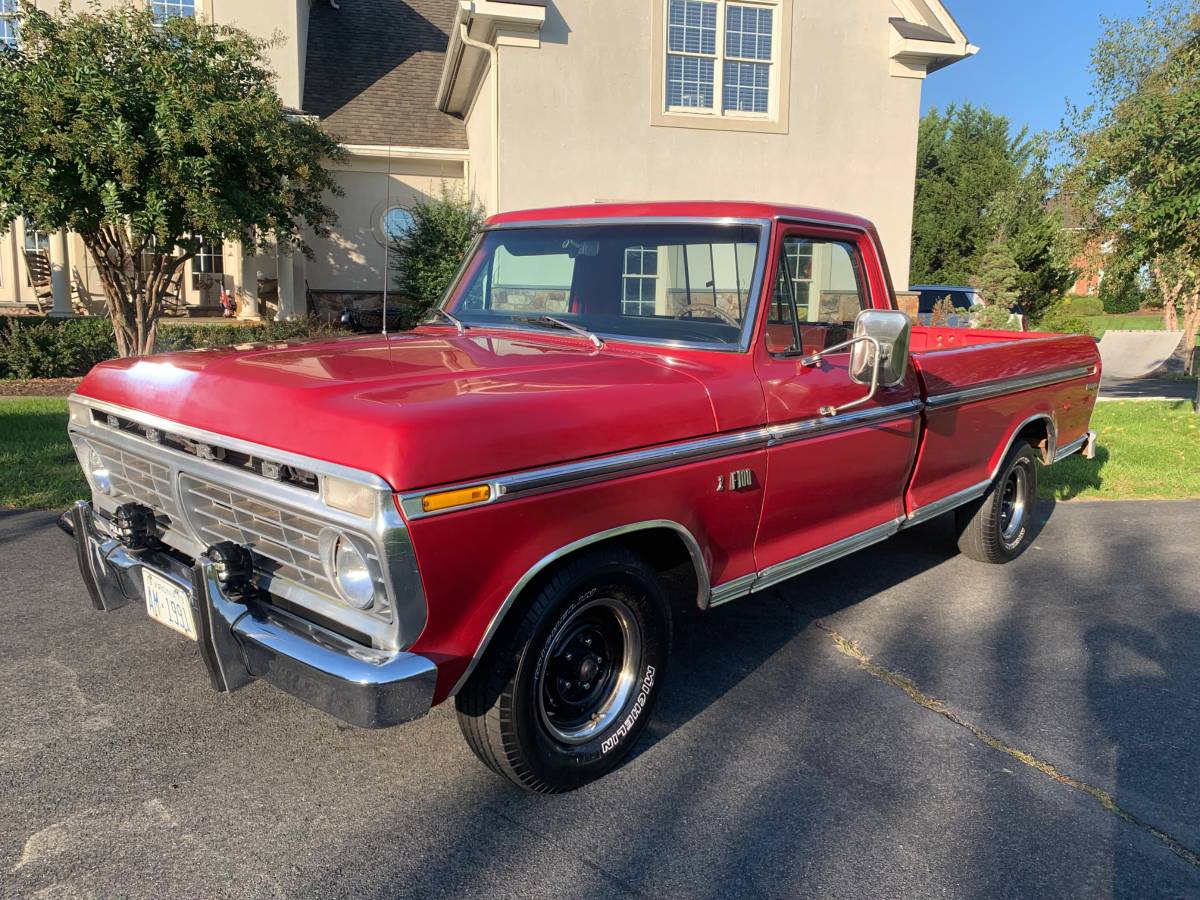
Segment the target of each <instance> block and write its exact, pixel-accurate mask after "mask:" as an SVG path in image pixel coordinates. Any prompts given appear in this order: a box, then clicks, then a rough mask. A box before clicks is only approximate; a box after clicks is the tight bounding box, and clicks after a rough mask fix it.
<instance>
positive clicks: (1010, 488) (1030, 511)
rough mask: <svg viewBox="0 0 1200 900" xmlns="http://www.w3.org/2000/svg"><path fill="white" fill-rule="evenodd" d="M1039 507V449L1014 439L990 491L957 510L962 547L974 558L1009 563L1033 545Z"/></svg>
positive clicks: (955, 514) (959, 545) (956, 527)
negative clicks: (1033, 527) (1034, 521)
mask: <svg viewBox="0 0 1200 900" xmlns="http://www.w3.org/2000/svg"><path fill="white" fill-rule="evenodd" d="M1036 510H1037V453H1036V451H1035V450H1034V449H1033V447H1031V446H1030V445H1029V444H1028V443H1027V442H1025V441H1016V442H1014V445H1013V448H1012V450H1011V451H1010V452H1009V454H1008V456H1007V457H1006V458H1005V460H1004V462H1003V464H1002V465H1001V466H999V472H998V474H997V475H996V480H995V481H994V482H992V485H991V486H990V487H989V489H988V491H987V493H985V494H984V495H983V497H981V498H980V499H979V500H977V501H975V502H973V503H967V504H964V505H963V506H960V507H958V508H957V509H956V510H955V511H954V525H955V530H956V531H957V533H958V547H959V549H960V550H961V551H962V552H963V553H965V554H966V555H967V556H969V557H971V559H975V560H979V562H986V563H1006V562H1010V561H1012V560H1014V559H1016V558H1017V557H1018V556H1020V555H1021V553H1022V551H1024V550H1025V548H1026V547H1027V546H1029V542H1030V535H1031V534H1032V524H1033V519H1034V514H1035V512H1036Z"/></svg>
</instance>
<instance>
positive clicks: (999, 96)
mask: <svg viewBox="0 0 1200 900" xmlns="http://www.w3.org/2000/svg"><path fill="white" fill-rule="evenodd" d="M945 3H946V7H947V8H948V9H949V10H950V12H951V13H953V15H954V17H955V19H957V20H958V24H959V25H961V26H962V29H963V31H965V32H966V34H967V37H968V38H969V39H970V41H971V43H972V44H975V45H976V46H977V47H980V48H981V49H980V51H979V55H978V56H975V57H974V58H972V59H968V60H964V61H963V62H960V63H955V64H954V65H953V66H950V67H949V68H947V69H943V70H942V71H940V72H935V73H934V74H932V75H930V76H929V77H928V78H927V79H926V81H925V90H924V94H923V96H922V102H923V106H924V109H929V108H931V107H935V106H936V107H939V108H944V107H945V106H946V105H947V104H949V103H954V102H964V101H970V102H971V103H974V104H975V105H977V106H986V107H988V108H989V109H991V110H992V111H993V112H995V113H999V114H1000V115H1004V116H1007V117H1008V118H1009V119H1010V120H1011V121H1012V123H1013V125H1014V126H1015V129H1014V130H1017V129H1019V128H1020V126H1022V125H1026V124H1028V125H1029V126H1030V130H1031V131H1048V130H1053V129H1055V128H1057V127H1058V126H1059V123H1060V122H1061V121H1062V118H1063V112H1064V110H1065V109H1066V102H1065V101H1066V98H1067V97H1070V98H1071V99H1072V100H1074V101H1075V102H1076V103H1079V104H1081V105H1082V104H1084V103H1086V101H1087V95H1088V87H1089V85H1090V83H1091V78H1090V73H1089V71H1088V62H1089V60H1090V58H1091V50H1092V45H1093V44H1094V43H1095V42H1096V38H1097V36H1098V35H1099V33H1100V17H1101V16H1108V17H1109V18H1121V19H1127V18H1134V17H1137V16H1140V15H1142V14H1143V13H1144V12H1145V9H1146V7H1145V2H1144V0H1038V2H1034V0H945Z"/></svg>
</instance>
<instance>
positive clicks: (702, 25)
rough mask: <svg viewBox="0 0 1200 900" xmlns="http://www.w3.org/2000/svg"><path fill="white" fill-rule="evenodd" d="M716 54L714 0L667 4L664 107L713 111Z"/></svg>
mask: <svg viewBox="0 0 1200 900" xmlns="http://www.w3.org/2000/svg"><path fill="white" fill-rule="evenodd" d="M716 55H717V4H716V2H715V0H669V2H668V4H667V105H668V106H675V107H683V108H687V109H712V108H713V99H714V82H715V75H716Z"/></svg>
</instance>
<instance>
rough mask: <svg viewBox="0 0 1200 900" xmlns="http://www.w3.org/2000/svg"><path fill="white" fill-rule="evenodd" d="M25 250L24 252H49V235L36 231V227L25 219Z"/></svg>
mask: <svg viewBox="0 0 1200 900" xmlns="http://www.w3.org/2000/svg"><path fill="white" fill-rule="evenodd" d="M25 249H26V250H47V251H48V250H49V249H50V235H48V234H46V232H44V231H38V228H37V226H36V225H34V224H33V223H32V222H30V221H29V220H28V219H25Z"/></svg>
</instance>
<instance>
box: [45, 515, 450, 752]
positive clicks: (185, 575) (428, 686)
mask: <svg viewBox="0 0 1200 900" xmlns="http://www.w3.org/2000/svg"><path fill="white" fill-rule="evenodd" d="M59 525H60V527H61V528H62V529H63V530H64V531H66V532H67V533H68V534H70V535H71V537H72V538H73V540H74V542H75V550H76V554H77V556H78V560H79V571H80V574H81V575H82V576H83V582H84V585H85V586H86V588H87V591H88V595H89V596H90V597H91V601H92V606H94V607H95V608H96V609H99V610H112V609H117V608H119V607H121V606H124V605H126V604H127V603H131V602H133V603H140V604H144V603H145V593H144V590H145V589H144V587H143V579H142V569H144V568H149V569H151V570H152V571H154V572H156V573H157V574H158V575H160V576H162V577H163V578H166V579H168V580H169V581H171V582H173V583H174V584H176V585H178V586H179V587H181V588H183V589H184V590H185V591H187V593H188V594H189V596H190V597H191V600H192V611H193V613H194V615H195V619H196V630H197V633H198V635H199V648H200V657H201V659H202V660H203V662H204V666H205V668H206V669H207V670H208V674H209V678H210V679H211V680H212V684H213V687H214V688H215V689H216V690H218V691H222V692H228V691H235V690H237V689H238V688H240V687H244V686H245V685H247V684H249V683H250V682H251V681H254V680H255V679H257V678H262V679H263V680H265V681H268V682H270V683H271V684H273V685H275V686H276V687H278V688H281V689H282V690H285V691H287V692H288V693H289V694H293V695H294V696H296V697H299V698H300V699H301V700H303V701H304V702H305V703H308V704H310V705H312V706H315V707H317V708H318V709H321V710H323V711H325V712H327V713H329V714H330V715H333V716H336V717H337V718H339V719H341V720H343V721H345V722H349V723H350V724H352V725H358V726H360V727H362V728H384V727H387V726H390V725H399V724H400V723H402V722H407V721H410V720H411V719H415V718H417V717H418V716H422V715H424V714H425V713H426V712H428V710H429V707H430V705H431V703H432V700H433V693H434V687H435V684H436V682H437V666H436V665H435V664H434V663H433V661H432V660H430V659H428V658H426V657H424V656H420V655H418V654H415V653H406V652H401V651H387V650H376V649H372V648H370V647H364V646H362V645H360V644H357V643H354V642H353V641H350V640H348V639H346V638H344V637H342V636H341V635H339V634H336V633H334V632H332V631H329V630H327V629H325V628H321V627H320V626H317V625H314V624H312V623H311V622H307V621H305V620H303V619H300V618H297V617H296V616H293V615H290V614H288V613H286V612H283V611H281V610H277V609H273V608H269V607H267V606H265V605H263V604H261V603H258V602H255V601H254V600H249V599H243V598H234V597H229V596H226V594H225V593H224V591H223V590H222V588H221V585H220V583H219V582H218V581H217V578H216V575H215V572H214V570H213V565H212V563H210V562H208V561H207V560H204V559H201V560H200V561H198V562H197V563H196V564H194V565H190V564H189V563H187V562H186V561H184V559H182V558H181V557H179V556H177V555H175V554H173V553H170V552H166V551H163V550H157V549H147V550H131V549H129V548H128V547H126V546H125V545H124V544H122V543H121V542H120V541H118V540H117V539H116V538H114V537H112V536H110V535H109V534H108V533H107V529H106V528H105V527H104V523H103V522H102V521H98V517H97V515H96V514H95V513H94V512H93V510H92V505H91V503H88V502H86V501H82V500H81V501H79V502H78V503H76V504H75V506H74V507H72V508H71V509H70V510H69V511H68V512H66V513H64V514H63V516H62V518H61V519H60V520H59Z"/></svg>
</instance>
